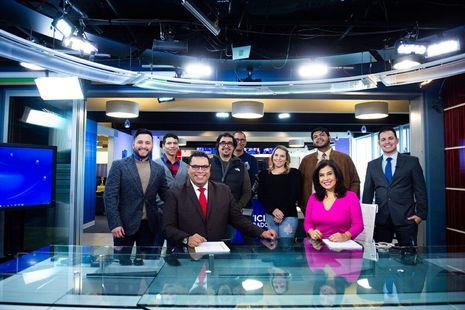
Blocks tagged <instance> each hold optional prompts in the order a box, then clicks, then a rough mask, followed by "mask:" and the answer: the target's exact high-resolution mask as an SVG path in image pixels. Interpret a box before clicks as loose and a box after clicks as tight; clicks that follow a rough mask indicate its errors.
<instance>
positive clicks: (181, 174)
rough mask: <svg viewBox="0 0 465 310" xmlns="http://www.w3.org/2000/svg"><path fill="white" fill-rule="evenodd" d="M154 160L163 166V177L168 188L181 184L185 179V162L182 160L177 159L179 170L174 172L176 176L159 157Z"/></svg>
mask: <svg viewBox="0 0 465 310" xmlns="http://www.w3.org/2000/svg"><path fill="white" fill-rule="evenodd" d="M154 161H155V162H156V163H157V164H159V165H160V166H162V167H163V168H165V178H166V183H167V184H168V187H169V188H174V187H177V186H181V185H183V184H184V183H185V182H186V181H187V164H186V163H185V162H183V161H182V160H180V161H179V170H178V173H176V177H173V175H172V174H171V171H170V169H168V167H167V166H166V165H165V163H164V162H163V160H162V159H161V158H157V159H155V160H154Z"/></svg>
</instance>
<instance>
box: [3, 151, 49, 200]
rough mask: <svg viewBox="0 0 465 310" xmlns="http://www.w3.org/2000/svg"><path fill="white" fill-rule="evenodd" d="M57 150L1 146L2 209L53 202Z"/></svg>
mask: <svg viewBox="0 0 465 310" xmlns="http://www.w3.org/2000/svg"><path fill="white" fill-rule="evenodd" d="M54 166H55V149H53V148H31V147H21V146H11V145H1V146H0V184H1V185H0V209H3V208H15V207H27V206H39V205H50V204H52V202H53V200H54V178H55V175H54V171H55V167H54Z"/></svg>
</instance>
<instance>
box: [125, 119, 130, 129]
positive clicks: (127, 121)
mask: <svg viewBox="0 0 465 310" xmlns="http://www.w3.org/2000/svg"><path fill="white" fill-rule="evenodd" d="M129 127H131V122H130V121H129V120H128V119H127V120H125V121H124V128H129Z"/></svg>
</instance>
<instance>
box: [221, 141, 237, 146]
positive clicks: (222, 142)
mask: <svg viewBox="0 0 465 310" xmlns="http://www.w3.org/2000/svg"><path fill="white" fill-rule="evenodd" d="M218 144H219V145H221V146H225V145H229V146H232V145H234V143H233V142H232V141H228V142H225V141H221V142H220V143H218Z"/></svg>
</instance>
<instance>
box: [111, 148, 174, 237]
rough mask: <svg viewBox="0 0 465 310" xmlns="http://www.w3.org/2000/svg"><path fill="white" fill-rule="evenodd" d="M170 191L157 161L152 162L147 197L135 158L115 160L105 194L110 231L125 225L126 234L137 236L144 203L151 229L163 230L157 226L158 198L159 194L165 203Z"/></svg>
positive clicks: (163, 172)
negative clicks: (167, 192) (167, 193)
mask: <svg viewBox="0 0 465 310" xmlns="http://www.w3.org/2000/svg"><path fill="white" fill-rule="evenodd" d="M167 190H168V186H167V185H166V179H165V171H164V169H163V167H161V166H160V165H158V164H156V163H155V162H153V161H150V179H149V184H148V185H147V189H146V190H145V194H144V192H143V191H142V183H141V180H140V177H139V173H138V172H137V167H136V162H135V159H134V158H133V157H132V156H131V157H127V158H124V159H120V160H117V161H114V162H113V164H112V165H111V169H110V173H109V175H108V179H107V184H106V186H105V194H104V202H105V210H106V214H107V218H108V226H109V228H110V230H112V229H113V228H115V227H118V226H123V228H124V231H125V233H126V235H128V236H130V235H133V234H135V233H136V232H137V230H138V229H139V225H140V221H141V220H142V209H143V206H144V202H145V209H146V211H147V219H148V221H149V224H150V227H151V229H152V230H153V231H156V229H157V228H158V229H160V228H159V227H158V226H159V225H158V224H157V216H158V215H157V208H156V206H157V205H156V199H157V194H159V195H160V197H161V199H162V200H165V199H166V191H167Z"/></svg>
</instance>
